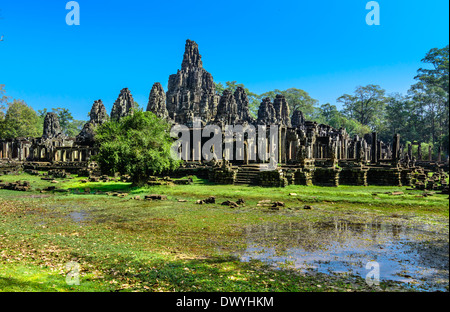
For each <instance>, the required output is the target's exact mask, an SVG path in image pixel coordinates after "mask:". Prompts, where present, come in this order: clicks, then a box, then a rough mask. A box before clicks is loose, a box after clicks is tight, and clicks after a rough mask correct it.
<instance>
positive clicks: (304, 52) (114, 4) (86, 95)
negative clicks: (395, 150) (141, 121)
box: [0, 0, 449, 119]
mask: <svg viewBox="0 0 450 312" xmlns="http://www.w3.org/2000/svg"><path fill="white" fill-rule="evenodd" d="M67 2H68V1H65V0H52V1H38V0H35V1H29V0H28V1H20V0H14V1H1V2H0V9H1V11H0V18H1V19H0V36H1V35H2V34H3V35H4V41H3V42H0V84H5V85H6V90H7V93H8V95H10V96H12V97H14V98H20V99H23V100H25V101H26V102H27V103H28V104H29V105H31V106H32V107H33V108H34V109H35V110H36V111H37V110H39V109H42V108H52V107H66V108H69V109H70V110H71V111H72V112H73V115H74V117H75V118H77V119H87V113H88V112H89V110H90V108H91V106H92V104H93V102H94V100H97V99H102V100H103V102H104V103H105V105H106V108H107V109H108V111H110V110H111V107H112V105H113V103H114V101H115V99H116V98H117V96H118V94H119V92H120V90H121V89H122V88H124V87H128V88H130V90H131V92H132V94H133V96H134V98H135V100H136V101H137V102H138V103H139V104H140V105H141V106H144V107H146V105H147V101H148V95H149V92H150V89H151V87H152V85H153V83H154V82H161V83H162V85H163V86H164V87H165V88H166V89H167V81H168V78H169V75H170V74H173V73H176V71H177V69H179V68H180V67H181V61H182V56H183V52H184V44H185V41H186V39H188V38H189V39H191V40H195V41H196V42H197V43H198V44H199V48H200V53H201V54H202V56H203V64H204V67H205V68H206V70H208V71H209V72H210V73H211V74H212V75H213V77H214V80H215V81H216V82H225V81H228V80H230V81H231V80H236V81H238V82H239V83H244V84H245V85H246V86H247V87H248V88H249V89H250V90H251V91H253V92H256V93H262V92H266V91H270V90H274V89H282V90H284V89H287V88H290V87H295V88H300V89H304V90H305V91H307V92H309V93H310V95H311V96H312V97H314V98H316V99H318V100H319V101H320V103H326V102H329V103H331V104H335V103H336V98H338V97H339V96H340V95H342V94H344V93H352V92H353V91H354V89H355V87H356V86H358V85H367V84H379V85H380V86H381V87H383V88H384V89H386V90H387V92H400V93H406V91H407V90H408V88H409V86H410V85H411V84H412V83H414V80H413V78H414V76H415V74H416V71H417V69H418V68H419V67H421V66H422V64H421V63H420V60H421V59H422V58H423V57H424V56H425V54H426V53H427V51H429V50H430V49H431V48H434V47H439V48H442V47H444V46H446V45H447V44H448V37H449V29H448V26H449V15H448V9H449V7H448V6H449V4H448V1H445V0H428V1H419V0H395V1H394V0H380V1H378V3H379V4H380V9H381V12H380V13H381V21H380V22H381V25H380V26H368V25H367V24H366V23H365V17H366V14H367V13H368V12H369V11H368V10H366V9H365V6H366V3H367V2H368V1H365V0H345V1H344V0H342V1H337V0H335V1H332V0H329V1H310V0H308V1H304V0H292V1H285V0H278V1H265V0H258V1H245V0H240V1H234V0H231V1H211V0H210V1H203V0H191V1H152V0H148V1H136V0H127V1H118V0H108V1H106V0H103V1H101V0H79V1H78V3H79V4H80V9H81V12H80V13H81V20H80V23H81V25H80V26H67V25H66V23H65V18H66V14H67V13H68V11H67V10H66V9H65V6H66V3H67Z"/></svg>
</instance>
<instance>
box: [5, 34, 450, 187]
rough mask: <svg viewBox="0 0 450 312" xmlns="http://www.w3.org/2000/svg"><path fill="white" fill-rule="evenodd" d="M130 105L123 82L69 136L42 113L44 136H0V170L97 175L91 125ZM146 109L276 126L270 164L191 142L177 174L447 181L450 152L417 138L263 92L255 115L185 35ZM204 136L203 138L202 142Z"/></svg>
mask: <svg viewBox="0 0 450 312" xmlns="http://www.w3.org/2000/svg"><path fill="white" fill-rule="evenodd" d="M134 107H135V102H134V100H133V96H132V94H131V92H130V90H129V89H128V88H124V89H122V90H121V91H120V94H119V96H118V98H117V100H116V102H115V103H114V105H113V107H112V110H111V113H110V115H109V116H108V113H107V111H106V108H105V105H104V104H103V102H102V101H101V100H98V101H95V102H94V104H93V106H92V109H91V112H90V120H89V121H88V122H87V123H86V124H85V125H84V127H83V129H82V130H81V132H80V133H79V135H78V136H76V137H75V138H69V137H66V136H65V135H63V133H62V130H61V127H60V124H59V121H58V118H57V116H56V114H54V113H47V115H46V117H45V122H44V131H43V135H42V137H40V138H16V139H7V140H2V139H0V175H1V174H8V173H9V174H13V173H14V172H17V171H19V170H43V171H48V170H65V171H68V172H73V173H80V174H85V175H94V174H96V172H98V168H96V164H95V163H94V162H93V161H91V157H92V156H93V155H95V154H96V143H95V132H94V131H95V128H96V127H97V126H98V125H101V124H102V123H104V122H106V121H108V120H118V119H120V118H122V117H124V116H127V115H128V114H131V113H132V110H133V108H134ZM147 111H151V112H153V113H154V114H156V115H157V116H159V117H161V118H164V119H166V120H167V121H168V122H170V123H172V124H179V125H185V126H187V127H188V128H189V129H190V131H194V130H195V127H197V126H196V124H195V120H196V118H199V119H200V120H201V121H200V127H201V128H202V127H205V126H207V125H217V126H219V127H221V128H222V129H225V126H226V125H243V126H247V125H252V126H254V127H255V128H257V127H258V126H259V125H266V126H267V129H269V126H270V125H277V126H278V128H277V129H278V132H277V140H276V142H277V144H278V146H277V153H278V155H277V156H278V164H277V166H276V168H274V169H273V170H260V165H261V164H262V163H264V162H266V161H267V159H259V157H258V155H259V154H258V153H255V155H256V158H254V159H251V158H250V157H248V155H249V154H250V153H251V151H250V149H251V148H255V149H256V148H257V147H253V146H255V145H254V144H248V142H247V139H248V138H244V146H245V148H244V153H243V154H244V155H235V156H236V157H233V158H232V159H234V160H231V161H225V160H224V161H216V160H212V161H209V160H208V161H206V160H205V159H202V157H201V156H200V155H201V153H197V155H196V153H195V151H194V149H195V148H194V147H192V154H191V156H192V157H191V158H190V159H189V160H187V161H184V162H183V165H182V166H181V168H179V169H178V170H177V172H175V173H170V174H174V175H177V176H185V175H193V174H195V175H197V176H199V177H204V178H207V179H210V180H212V181H214V182H216V183H230V184H256V185H262V186H285V185H288V184H298V185H323V186H338V185H339V184H346V185H371V184H372V185H398V186H400V185H415V186H416V187H418V188H421V189H425V188H426V189H435V188H436V187H437V184H441V182H442V183H443V184H442V185H444V187H445V185H446V182H445V179H444V176H445V175H446V174H447V173H446V172H448V159H446V160H443V159H440V157H439V158H438V159H431V157H428V158H427V159H424V158H423V157H422V149H421V148H420V147H421V145H420V143H414V144H418V145H419V148H418V152H417V153H415V154H413V152H412V151H413V149H412V146H411V145H409V146H407V147H404V146H402V145H401V144H400V137H399V135H394V136H393V138H392V142H389V143H385V142H382V141H380V140H379V139H378V138H377V133H371V134H367V135H365V136H364V137H358V136H354V137H351V136H350V135H349V134H348V133H347V132H346V130H345V129H334V128H332V127H330V126H328V125H323V124H318V123H316V122H313V121H308V120H306V119H305V118H304V116H303V114H302V112H301V111H294V112H290V110H289V105H288V103H287V101H286V98H285V97H284V96H283V95H280V94H279V95H277V96H276V98H275V99H274V100H273V101H272V100H271V99H270V98H265V99H263V101H262V103H261V105H260V106H259V110H258V114H257V118H253V117H252V115H251V114H250V110H249V99H248V98H247V94H246V92H245V90H244V89H243V88H241V87H238V88H237V89H236V90H235V91H234V92H232V91H230V90H225V91H223V94H222V95H218V93H217V92H216V89H215V84H214V80H213V76H212V75H211V74H210V73H209V72H207V71H206V70H205V69H204V68H203V63H202V59H201V55H200V53H199V49H198V45H197V43H195V42H194V41H191V40H187V42H186V47H185V52H184V56H183V61H182V64H181V69H179V70H178V71H177V73H176V74H173V75H170V77H169V81H168V89H167V92H165V91H164V88H163V87H162V85H161V84H160V83H159V82H157V83H155V84H154V85H153V87H152V88H151V91H150V96H149V101H148V105H147ZM267 131H268V130H267ZM223 133H224V132H223ZM207 140H208V138H202V141H201V144H204V143H205V141H207ZM191 146H192V144H191ZM199 148H200V149H201V147H199ZM232 151H234V152H237V149H233V150H232ZM428 154H429V155H431V153H428ZM429 172H433V175H431V174H429ZM442 185H440V186H439V187H442Z"/></svg>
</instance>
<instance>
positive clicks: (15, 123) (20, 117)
mask: <svg viewBox="0 0 450 312" xmlns="http://www.w3.org/2000/svg"><path fill="white" fill-rule="evenodd" d="M4 87H5V86H4V85H0V138H3V139H12V138H18V137H37V136H40V135H42V128H41V127H40V122H39V116H38V115H37V113H36V112H35V111H34V109H33V108H31V107H30V106H28V105H27V104H26V103H25V102H24V101H22V100H17V99H13V100H12V101H11V98H10V97H8V96H6V92H5V88H4Z"/></svg>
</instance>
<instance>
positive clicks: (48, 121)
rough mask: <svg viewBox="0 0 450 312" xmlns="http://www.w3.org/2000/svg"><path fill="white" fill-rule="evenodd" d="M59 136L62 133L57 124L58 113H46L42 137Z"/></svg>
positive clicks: (51, 137)
mask: <svg viewBox="0 0 450 312" xmlns="http://www.w3.org/2000/svg"><path fill="white" fill-rule="evenodd" d="M61 136H64V135H63V133H62V129H61V126H60V124H59V118H58V115H56V114H55V113H47V115H45V119H44V133H43V135H42V138H43V139H53V138H57V137H61Z"/></svg>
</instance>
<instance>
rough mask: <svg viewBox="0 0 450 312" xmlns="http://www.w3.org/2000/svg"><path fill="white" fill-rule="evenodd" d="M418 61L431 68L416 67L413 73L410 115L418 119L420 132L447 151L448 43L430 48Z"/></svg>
mask: <svg viewBox="0 0 450 312" xmlns="http://www.w3.org/2000/svg"><path fill="white" fill-rule="evenodd" d="M422 62H423V63H425V64H427V65H431V68H419V70H418V71H417V76H416V77H414V78H415V79H416V80H417V83H415V84H414V85H412V86H411V89H410V91H409V93H410V96H411V98H412V99H413V102H414V107H413V113H414V115H415V117H414V118H415V119H416V120H417V121H418V122H420V125H421V127H420V129H421V134H422V135H423V136H424V137H425V138H427V139H428V141H429V142H430V143H436V144H434V145H435V146H438V145H443V147H444V149H445V150H446V151H447V153H448V144H445V141H446V140H448V133H449V99H448V88H449V78H448V75H449V46H448V45H447V46H446V47H444V48H442V49H438V48H434V49H431V50H430V51H429V52H428V53H427V54H426V55H425V57H424V58H423V59H422ZM446 138H447V139H446Z"/></svg>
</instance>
